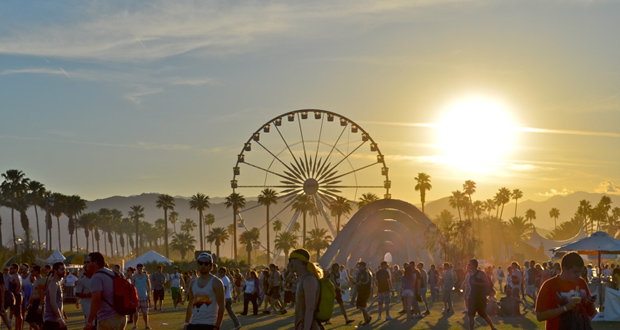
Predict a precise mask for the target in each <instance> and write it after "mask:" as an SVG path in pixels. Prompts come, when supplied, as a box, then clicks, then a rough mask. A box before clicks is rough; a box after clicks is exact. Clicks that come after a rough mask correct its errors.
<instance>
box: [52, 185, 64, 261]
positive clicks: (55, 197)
mask: <svg viewBox="0 0 620 330" xmlns="http://www.w3.org/2000/svg"><path fill="white" fill-rule="evenodd" d="M66 202H67V196H65V195H63V194H61V193H53V194H52V207H51V208H50V212H51V213H52V215H54V216H55V217H56V224H57V225H58V250H60V251H62V240H61V238H60V217H61V216H62V214H63V212H64V210H65V203H66Z"/></svg>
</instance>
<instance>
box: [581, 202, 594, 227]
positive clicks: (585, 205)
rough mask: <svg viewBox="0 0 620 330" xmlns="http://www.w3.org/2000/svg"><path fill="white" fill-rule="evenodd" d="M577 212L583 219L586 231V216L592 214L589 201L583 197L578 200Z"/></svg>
mask: <svg viewBox="0 0 620 330" xmlns="http://www.w3.org/2000/svg"><path fill="white" fill-rule="evenodd" d="M577 214H579V215H580V216H581V218H582V219H583V221H584V225H585V228H586V232H587V231H588V217H589V216H590V215H591V214H592V205H591V204H590V201H587V200H585V199H583V200H581V201H579V207H578V208H577Z"/></svg>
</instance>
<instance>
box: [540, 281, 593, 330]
mask: <svg viewBox="0 0 620 330" xmlns="http://www.w3.org/2000/svg"><path fill="white" fill-rule="evenodd" d="M577 288H579V290H578V291H577ZM574 295H578V296H580V297H581V303H580V304H579V306H578V307H576V308H575V309H573V310H571V311H568V312H565V313H563V314H561V315H560V316H558V317H556V318H553V319H550V320H547V324H546V325H545V329H547V330H559V329H566V328H568V324H570V323H571V322H574V318H573V315H572V314H571V313H575V312H581V313H587V315H588V316H590V317H591V316H594V313H595V311H594V306H593V305H592V304H589V303H588V302H587V301H586V300H587V299H588V298H590V289H589V288H588V284H587V283H586V281H585V280H584V279H583V278H579V279H578V280H577V282H570V281H565V280H563V279H561V278H560V276H559V275H558V276H555V277H552V278H550V279H549V280H547V281H545V283H543V285H542V287H541V288H540V292H539V293H538V299H537V300H536V312H537V313H538V312H543V311H546V310H549V309H554V308H558V307H560V306H564V305H566V304H568V301H569V300H570V299H571V297H572V296H574Z"/></svg>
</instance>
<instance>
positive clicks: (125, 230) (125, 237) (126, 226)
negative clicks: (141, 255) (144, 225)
mask: <svg viewBox="0 0 620 330" xmlns="http://www.w3.org/2000/svg"><path fill="white" fill-rule="evenodd" d="M132 228H133V223H132V220H131V218H123V219H122V220H121V225H120V226H119V229H120V230H121V231H120V234H121V237H120V238H119V244H120V245H121V250H122V254H123V256H126V255H128V254H129V244H130V243H129V237H131V235H130V234H129V233H130V232H131V230H132ZM125 243H126V244H125ZM125 245H127V254H125Z"/></svg>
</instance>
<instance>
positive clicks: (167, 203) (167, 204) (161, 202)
mask: <svg viewBox="0 0 620 330" xmlns="http://www.w3.org/2000/svg"><path fill="white" fill-rule="evenodd" d="M155 206H157V208H158V209H164V220H165V221H166V230H165V232H164V240H165V244H166V258H168V257H169V256H170V255H169V253H168V210H174V198H173V197H172V196H170V195H167V194H161V195H159V197H158V198H157V201H156V202H155Z"/></svg>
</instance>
